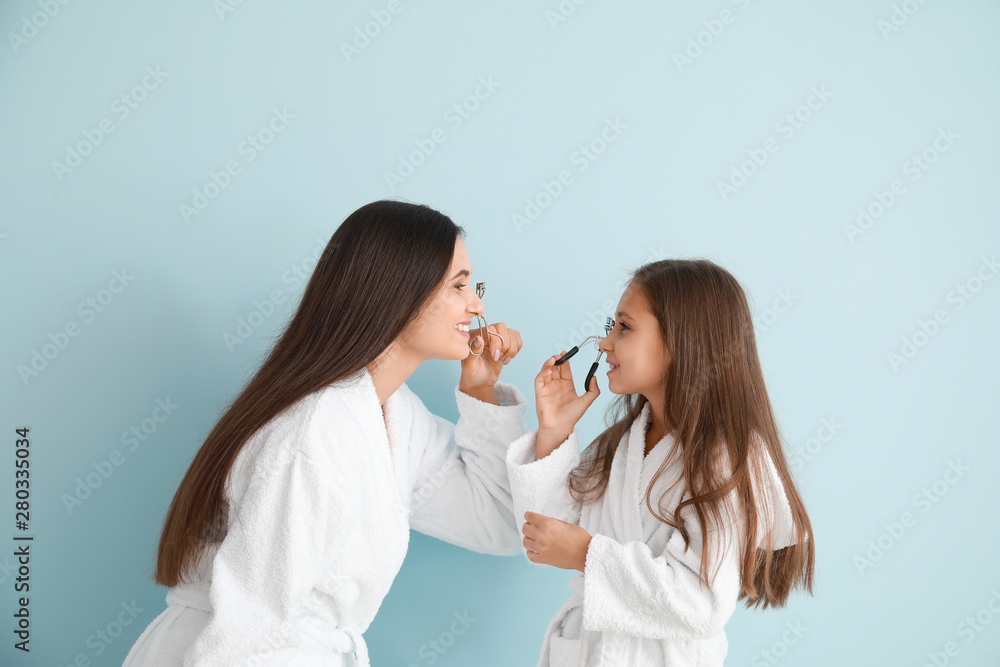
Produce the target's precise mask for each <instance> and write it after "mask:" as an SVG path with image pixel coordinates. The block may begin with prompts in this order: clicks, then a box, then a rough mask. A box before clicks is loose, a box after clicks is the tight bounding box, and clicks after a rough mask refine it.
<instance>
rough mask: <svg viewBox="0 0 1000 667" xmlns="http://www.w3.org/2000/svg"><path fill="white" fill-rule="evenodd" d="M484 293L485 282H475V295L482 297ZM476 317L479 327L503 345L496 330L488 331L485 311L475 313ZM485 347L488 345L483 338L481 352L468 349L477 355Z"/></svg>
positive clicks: (484, 349) (488, 326) (501, 338)
mask: <svg viewBox="0 0 1000 667" xmlns="http://www.w3.org/2000/svg"><path fill="white" fill-rule="evenodd" d="M484 294H486V283H476V296H478V297H479V298H480V299H482V298H483V295H484ZM476 319H477V320H479V328H480V329H484V330H485V331H486V335H487V336H496V337H497V338H499V339H500V345H503V336H501V335H500V334H498V333H497V332H496V331H490V323H489V322H487V321H486V313H485V312H484V313H483V314H482V315H476ZM487 347H489V346H488V345H487V344H486V341H485V340H484V341H483V349H482V351H481V352H473V351H472V350H471V349H470V350H469V351H470V352H472V354H474V355H476V356H477V357H478V356H479V355H480V354H482V353H483V352H485V351H486V348H487Z"/></svg>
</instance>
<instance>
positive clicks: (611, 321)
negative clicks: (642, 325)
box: [555, 317, 615, 392]
mask: <svg viewBox="0 0 1000 667" xmlns="http://www.w3.org/2000/svg"><path fill="white" fill-rule="evenodd" d="M614 328H615V321H614V319H612V318H610V317H609V318H608V323H607V324H605V325H604V336H587V337H586V338H584V339H583V340H582V341H580V345H583V344H584V343H586V342H587V341H588V340H590V339H591V338H594V339H595V340H594V347H595V348H597V361H595V362H594V363H593V364H591V366H590V372H589V373H587V379H586V380H584V381H583V391H584V392H586V391H587V387H589V386H590V378H592V377H594V373H596V372H597V366H598V364H599V363H600V361H601V355H602V354H604V350H602V349H601V348H599V347H597V346H598V345H599V344H600V343H601V340H602V339H603V338H604V337H605V336H610V335H611V331H612V330H613V329H614ZM580 345H574V346H573V348H572V349H571V350H570V351H569V352H567V353H566V354H564V355H563V356H561V357H559V358H558V359H556V363H555V365H556V366H559V365H561V364H562V363H563V362H565V361H567V360H568V359H569V358H570V357H572V356H573V355H574V354H576V353H577V352H579V351H580Z"/></svg>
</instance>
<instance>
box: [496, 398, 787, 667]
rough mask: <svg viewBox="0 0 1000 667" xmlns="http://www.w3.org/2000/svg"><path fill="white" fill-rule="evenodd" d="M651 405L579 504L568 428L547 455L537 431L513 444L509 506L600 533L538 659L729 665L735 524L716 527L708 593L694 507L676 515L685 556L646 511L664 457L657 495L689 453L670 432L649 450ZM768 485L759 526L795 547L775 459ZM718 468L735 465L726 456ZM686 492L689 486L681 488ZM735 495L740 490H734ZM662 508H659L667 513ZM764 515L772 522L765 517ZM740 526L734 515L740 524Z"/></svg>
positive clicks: (671, 532) (676, 499)
mask: <svg viewBox="0 0 1000 667" xmlns="http://www.w3.org/2000/svg"><path fill="white" fill-rule="evenodd" d="M649 415H650V405H649V403H647V404H646V405H645V407H644V408H643V410H642V413H641V414H640V416H639V417H638V418H637V419H636V420H635V421H634V422H633V423H632V425H631V427H630V430H629V432H628V433H626V434H625V435H624V436H623V437H622V441H621V443H620V444H619V446H618V449H617V451H616V453H615V456H614V460H613V462H612V465H611V477H610V479H609V484H608V488H607V490H606V491H605V493H604V495H603V496H602V497H601V499H600V500H598V501H597V502H595V503H590V504H587V505H584V506H582V507H581V505H580V504H579V503H576V502H575V501H574V500H573V498H572V496H570V494H569V491H568V487H567V479H568V476H569V473H570V471H572V470H573V469H574V468H575V467H577V466H578V464H579V462H580V446H579V440H578V435H577V433H576V430H575V429H574V431H573V433H572V434H571V435H570V436H569V437H568V438H567V439H566V441H565V442H563V443H562V444H561V445H559V447H558V448H556V449H555V450H554V451H553V452H552V453H550V454H549V455H548V456H546V457H545V458H543V459H541V460H539V461H535V438H536V436H537V434H538V432H537V430H536V431H531V432H530V433H527V434H525V435H524V436H522V437H521V438H519V439H518V440H517V441H515V442H514V443H513V444H512V445H511V447H510V449H509V450H508V452H507V469H508V473H509V477H510V485H511V492H512V494H513V497H514V514H515V515H516V516H517V517H518V518H519V519H520V520H521V523H522V524H523V523H524V513H525V512H526V511H532V512H537V513H539V514H544V515H547V516H553V517H555V518H557V519H562V520H563V521H568V522H570V523H574V524H577V525H579V526H580V527H581V528H583V529H584V530H586V531H587V532H588V533H590V534H591V535H592V536H593V537H592V540H591V543H590V548H589V549H588V551H587V557H586V563H585V565H584V571H583V572H582V573H579V574H577V576H576V577H575V578H574V579H572V580H571V581H570V584H569V586H570V588H571V589H572V590H573V594H572V595H571V596H570V598H569V599H568V600H567V601H566V602H565V604H563V606H562V607H561V608H560V609H559V611H558V612H556V615H555V617H554V618H553V619H552V621H551V622H550V623H549V626H548V628H547V630H546V632H545V638H544V640H543V643H542V652H541V657H540V659H539V661H538V667H570V666H572V667H583V666H584V665H586V666H587V667H612V666H614V667H619V666H624V665H628V666H629V667H646V666H647V665H648V666H649V667H654V666H656V667H664V666H665V665H669V666H670V667H695V666H697V667H709V666H712V667H715V666H721V665H722V664H723V658H725V656H726V653H727V651H728V647H729V645H728V642H727V641H726V635H725V632H724V631H723V627H724V626H725V624H726V621H727V620H729V617H730V616H731V615H732V613H733V611H734V610H735V608H736V602H737V597H738V595H739V588H740V584H739V581H740V580H739V554H738V553H737V552H738V549H736V548H733V547H732V546H731V545H732V544H733V543H734V536H735V532H734V530H726V531H721V532H719V531H712V534H713V535H714V536H717V537H719V538H720V539H712V540H710V542H711V545H712V549H713V551H712V552H711V553H710V555H711V554H718V546H719V545H720V543H721V544H722V546H726V545H730V546H729V548H728V549H727V553H726V555H725V558H724V559H722V560H721V565H719V566H718V567H714V566H715V563H714V559H713V560H710V561H709V565H710V567H711V569H710V570H709V578H710V580H711V577H712V576H713V575H714V576H715V579H714V583H713V585H712V590H711V592H709V591H708V590H707V589H705V588H703V587H700V586H699V583H698V574H699V569H700V567H701V553H702V544H703V541H702V533H701V530H700V528H699V526H698V521H697V515H696V513H695V512H694V510H693V509H691V506H690V505H689V506H687V507H685V508H684V510H682V511H681V518H682V519H683V521H684V523H685V526H686V527H687V529H688V531H689V534H690V537H691V545H690V548H689V549H688V550H687V552H686V553H685V551H684V539H683V537H682V536H681V533H680V531H679V530H677V529H675V528H673V527H672V526H669V525H667V524H665V523H663V522H662V521H660V520H659V519H657V518H656V517H655V516H654V515H653V514H652V513H651V512H650V511H649V509H648V508H647V507H646V488H647V487H648V486H649V483H650V481H651V480H652V478H653V475H654V474H655V473H656V471H657V469H658V468H659V466H660V464H661V463H662V462H663V461H664V460H665V459H667V457H668V456H669V457H670V460H671V464H670V466H669V467H668V468H667V470H666V471H665V472H664V474H663V475H662V476H661V477H660V479H659V480H657V484H656V486H654V488H653V494H652V497H651V501H652V504H653V507H656V506H657V502H658V501H659V498H660V496H661V494H662V493H663V492H664V491H665V490H666V489H667V488H668V487H669V486H670V485H671V484H673V483H674V482H675V481H677V480H679V479H681V475H682V472H683V461H682V458H681V456H680V448H679V447H675V444H676V443H675V441H674V438H673V434H671V435H668V436H666V437H664V438H663V439H662V440H661V441H660V442H659V443H657V444H656V446H655V447H654V448H653V449H652V450H651V451H650V453H649V456H644V452H645V446H646V438H645V433H646V423H647V421H648V420H649ZM766 459H767V463H768V467H769V479H768V483H767V484H766V485H764V486H763V487H759V486H756V485H755V491H756V493H758V494H759V497H760V499H761V501H764V502H767V503H769V507H770V508H773V509H768V508H762V509H763V511H762V512H761V514H762V515H764V516H763V518H762V519H761V521H760V523H759V524H758V525H759V528H763V527H765V525H766V522H767V521H771V522H773V525H774V526H775V528H776V535H775V542H774V545H773V548H775V549H777V548H780V547H783V546H787V545H789V544H793V543H794V532H792V527H793V525H792V516H791V509H790V508H789V506H788V501H787V498H786V496H785V494H784V490H783V487H782V485H781V482H780V479H779V478H778V476H777V471H776V470H774V464H773V462H772V461H771V459H770V456H767V457H766ZM722 465H723V470H728V468H727V467H726V465H727V464H726V463H725V462H724V463H723V464H722ZM683 486H684V483H683V481H681V482H679V483H678V484H677V485H676V486H675V487H674V488H673V489H672V490H670V491H669V493H668V495H667V497H666V498H665V501H664V505H663V507H664V509H665V510H666V512H667V514H666V516H671V515H672V513H673V512H674V511H676V509H677V505H678V504H679V503H680V501H681V495H682V488H683ZM684 495H687V494H684ZM730 497H731V498H733V497H735V494H731V496H730ZM661 513H662V511H661ZM768 517H769V518H768ZM735 525H736V526H738V525H739V523H736V524H735Z"/></svg>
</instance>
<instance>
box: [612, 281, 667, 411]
mask: <svg viewBox="0 0 1000 667" xmlns="http://www.w3.org/2000/svg"><path fill="white" fill-rule="evenodd" d="M598 347H599V348H600V349H601V350H604V352H605V354H607V359H608V363H609V364H610V365H611V370H610V371H609V372H608V389H609V390H611V392H612V393H615V394H642V395H643V396H645V397H646V398H647V399H648V400H650V401H654V400H660V397H662V396H663V393H664V391H665V389H664V387H665V386H666V380H667V372H666V368H667V364H669V363H670V353H669V351H668V350H667V347H666V345H665V344H664V342H663V336H661V335H660V326H659V323H658V322H657V321H656V317H655V316H654V315H653V313H652V312H650V310H649V308H648V306H647V305H646V298H645V297H644V296H643V294H642V292H640V291H639V289H637V288H635V287H633V286H632V283H629V284H628V286H627V287H626V288H625V292H624V293H623V294H622V297H621V299H620V300H619V301H618V310H617V312H616V314H615V328H614V330H613V331H612V332H611V333H610V334H609V335H608V336H606V337H605V338H604V339H602V340H601V342H600V345H599V346H598Z"/></svg>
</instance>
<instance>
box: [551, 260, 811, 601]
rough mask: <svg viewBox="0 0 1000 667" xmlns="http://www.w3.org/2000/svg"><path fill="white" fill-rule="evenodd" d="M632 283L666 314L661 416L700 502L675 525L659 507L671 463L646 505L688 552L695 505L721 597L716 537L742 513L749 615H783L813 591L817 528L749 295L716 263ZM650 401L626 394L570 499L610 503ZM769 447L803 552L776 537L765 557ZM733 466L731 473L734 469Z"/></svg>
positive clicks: (662, 320)
mask: <svg viewBox="0 0 1000 667" xmlns="http://www.w3.org/2000/svg"><path fill="white" fill-rule="evenodd" d="M631 285H633V286H634V287H635V288H637V291H638V292H639V293H640V294H642V296H643V297H644V298H645V300H646V302H647V307H648V308H649V310H650V312H651V313H652V314H653V315H655V316H656V319H657V321H658V322H659V326H660V335H661V337H662V339H663V342H664V345H665V346H666V349H667V350H668V351H669V353H670V356H671V361H670V363H669V365H668V367H667V368H666V369H665V370H666V375H667V379H666V392H665V405H663V406H660V407H661V408H662V409H663V411H664V414H665V415H666V418H667V422H668V423H669V424H670V425H671V426H673V429H674V430H673V433H674V440H675V443H676V445H675V446H679V447H680V452H681V454H680V455H681V456H682V457H683V462H684V471H683V476H682V480H678V482H680V481H683V482H684V488H685V490H686V491H685V492H686V495H687V496H688V497H686V498H684V499H683V500H682V502H681V503H680V505H679V506H678V507H677V509H676V511H675V513H674V516H673V517H668V516H666V515H665V514H666V512H665V510H664V508H663V506H662V505H663V498H662V497H661V498H660V499H659V501H658V503H657V508H658V509H654V508H653V505H652V502H651V494H652V489H653V485H654V484H656V482H657V480H658V479H659V478H660V477H661V476H662V475H663V473H664V471H665V470H666V468H667V467H668V465H669V464H670V459H669V457H668V459H667V460H665V461H664V463H663V464H662V465H661V466H660V468H659V470H658V471H657V472H656V474H655V476H654V477H653V480H652V482H651V483H650V485H649V487H648V488H647V489H646V506H647V507H648V508H649V511H650V512H652V513H653V515H654V516H656V518H657V519H659V520H660V521H663V522H664V523H666V524H668V525H671V526H674V527H675V528H677V529H678V530H679V531H680V532H681V535H682V536H683V538H684V544H685V548H687V547H688V546H689V545H690V535H689V532H688V530H687V529H686V528H685V526H684V523H683V521H679V520H678V519H677V517H678V516H679V515H680V511H681V510H682V509H683V508H685V507H687V506H693V509H694V511H695V512H696V513H697V517H698V523H699V525H700V527H701V532H702V535H704V536H705V539H706V546H705V548H703V549H702V555H701V571H700V575H699V581H704V582H705V584H706V585H707V586H708V587H709V588H711V585H710V584H709V582H708V569H709V566H708V561H709V548H708V547H707V539H708V536H709V535H710V533H712V532H716V533H717V532H718V531H719V530H722V529H724V528H725V526H727V525H730V526H731V525H732V521H731V519H732V518H735V517H732V515H731V512H734V511H735V512H739V516H740V518H741V519H742V521H741V523H742V526H743V530H742V531H741V532H742V534H741V535H738V536H737V539H738V542H737V546H738V548H739V554H740V562H741V570H740V583H741V586H740V595H739V599H740V600H744V599H745V600H746V603H745V604H746V606H747V607H756V606H758V605H760V606H762V608H767V607H768V606H769V605H774V606H777V607H781V606H784V605H785V602H786V601H787V599H788V594H789V592H790V591H791V589H792V588H793V587H795V586H796V585H798V586H801V587H802V588H805V589H807V590H808V591H809V593H812V580H813V566H814V561H815V545H814V542H813V534H812V526H811V524H810V522H809V517H808V516H807V514H806V510H805V506H804V505H803V503H802V498H801V497H800V496H799V493H798V491H797V490H796V488H795V484H794V483H793V482H792V478H791V474H790V473H789V470H788V465H787V463H786V461H785V456H784V453H783V452H782V446H781V437H780V435H779V432H778V427H777V425H776V423H775V419H774V413H773V411H772V409H771V403H770V400H769V399H768V396H767V390H766V388H765V386H764V376H763V373H762V372H761V367H760V361H759V359H758V358H757V344H756V341H755V338H754V330H753V321H752V318H751V315H750V307H749V305H748V304H747V299H746V295H745V294H744V292H743V289H742V288H741V287H740V284H739V283H738V282H737V281H736V279H735V278H734V277H733V276H732V275H731V274H730V273H729V272H728V271H726V270H725V269H723V268H722V267H720V266H718V265H716V264H714V263H712V262H710V261H708V260H704V259H687V260H680V259H666V260H661V261H658V262H651V263H649V264H645V265H643V266H641V267H639V268H638V269H636V270H635V271H634V272H633V273H632V276H631ZM647 402H648V401H647V399H646V398H645V397H644V396H642V395H641V394H623V395H621V396H619V397H617V398H616V399H615V401H614V402H612V404H611V405H610V406H609V408H608V414H607V418H608V423H610V424H611V426H610V427H608V428H607V429H606V430H605V431H604V432H603V433H601V434H600V435H599V436H598V437H597V438H596V439H595V440H594V441H593V442H592V443H591V444H590V445H589V446H588V447H587V449H586V451H585V453H584V456H583V459H582V460H581V463H580V466H579V468H577V470H575V471H574V472H573V474H572V475H571V476H570V479H569V489H570V493H571V494H572V495H573V497H574V498H576V500H577V501H579V502H585V503H589V502H594V501H596V500H597V499H598V498H600V497H601V496H602V495H604V492H605V491H606V489H607V486H608V479H609V477H610V475H611V462H612V460H613V459H614V456H615V451H616V450H617V449H618V444H619V442H620V441H621V439H622V437H623V436H624V435H626V434H627V433H628V432H629V429H630V427H631V425H632V422H633V421H635V419H636V418H637V417H638V416H639V415H640V414H641V412H642V409H643V407H644V406H645V405H646V403H647ZM652 407H654V408H655V407H656V406H652ZM763 449H766V451H767V454H769V455H770V457H771V461H772V462H773V463H774V467H775V469H776V470H777V472H778V476H779V478H780V480H781V483H782V485H783V486H784V490H785V495H786V496H787V498H788V502H789V506H790V508H791V512H792V520H793V524H794V534H795V543H794V544H792V545H790V546H786V547H784V548H779V549H772V548H771V545H772V537H773V536H772V534H771V531H770V530H768V531H767V533H766V534H765V535H764V536H763V538H764V539H763V547H764V548H758V547H757V543H758V537H759V536H758V520H759V519H758V516H759V512H760V510H761V509H762V508H760V507H758V505H757V499H758V498H759V495H755V493H754V488H755V487H756V488H757V489H758V492H757V493H758V494H759V493H760V491H759V489H760V488H762V487H763V485H764V483H765V480H766V474H767V473H766V471H767V468H766V461H765V459H764V452H763ZM719 461H726V462H727V466H720V465H717V463H718V462H719ZM725 467H728V468H729V470H730V472H731V474H728V475H727V474H725V473H723V472H722V468H725ZM734 489H735V498H738V499H739V503H738V505H739V506H738V507H733V506H732V505H731V504H728V503H727V502H726V498H727V497H729V498H733V497H734V496H733V494H732V493H731V492H733V490H734ZM691 491H693V493H692V492H691ZM664 495H666V494H664ZM778 500H779V501H780V498H779V499H778ZM724 517H727V518H724Z"/></svg>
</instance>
